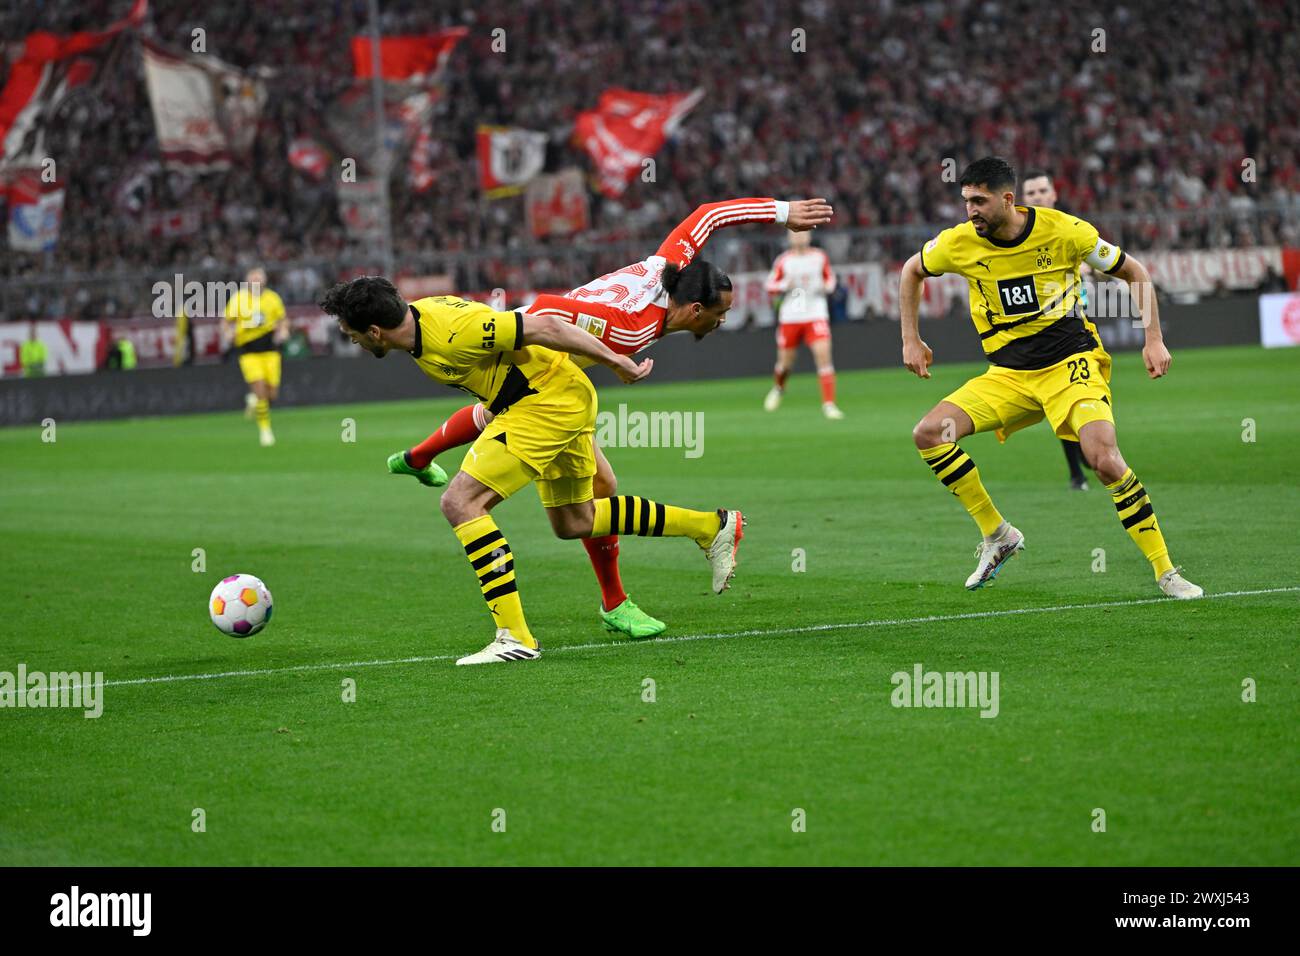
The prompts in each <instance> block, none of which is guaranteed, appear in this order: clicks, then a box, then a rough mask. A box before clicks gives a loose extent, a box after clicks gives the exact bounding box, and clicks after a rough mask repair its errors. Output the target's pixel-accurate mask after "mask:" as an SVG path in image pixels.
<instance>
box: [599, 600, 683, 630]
mask: <svg viewBox="0 0 1300 956" xmlns="http://www.w3.org/2000/svg"><path fill="white" fill-rule="evenodd" d="M600 619H601V620H602V621H604V622H605V630H607V631H618V632H620V633H623V634H626V635H627V636H628V637H654V636H655V635H656V634H662V633H663V632H664V631H665V630H666V629H667V627H668V625H667V624H665V623H664V622H663V621H656V620H655V619H654V618H652V617H651V616H650V615H649V614H647V613H646V612H645V611H643V610H641V609H640V608H639V607H637V606H636V605H635V604H633V603H632V599H631V598H628V599H627V600H625V601H624V602H623V603H622V604H620V605H619V606H618V607H616V608H614V610H612V611H606V610H605V609H604V608H601V611H600Z"/></svg>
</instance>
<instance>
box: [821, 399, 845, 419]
mask: <svg viewBox="0 0 1300 956" xmlns="http://www.w3.org/2000/svg"><path fill="white" fill-rule="evenodd" d="M822 414H823V415H825V416H826V417H827V418H829V419H830V420H831V421H833V422H838V421H839V420H840V419H841V418H843V417H844V413H843V412H842V411H840V407H839V406H838V405H836V404H835V403H834V402H822Z"/></svg>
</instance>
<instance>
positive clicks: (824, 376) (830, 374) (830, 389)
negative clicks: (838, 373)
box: [817, 368, 835, 404]
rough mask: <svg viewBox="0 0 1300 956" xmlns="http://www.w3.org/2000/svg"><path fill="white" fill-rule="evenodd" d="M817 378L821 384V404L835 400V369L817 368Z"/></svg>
mask: <svg viewBox="0 0 1300 956" xmlns="http://www.w3.org/2000/svg"><path fill="white" fill-rule="evenodd" d="M817 380H818V381H819V382H821V384H822V404H825V403H827V402H833V401H835V369H833V368H832V369H827V370H826V371H824V372H823V371H821V370H820V369H818V370H817Z"/></svg>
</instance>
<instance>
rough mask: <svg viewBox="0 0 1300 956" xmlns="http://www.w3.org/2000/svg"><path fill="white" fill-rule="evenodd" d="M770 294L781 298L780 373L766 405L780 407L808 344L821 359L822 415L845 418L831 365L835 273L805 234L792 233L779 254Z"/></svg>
mask: <svg viewBox="0 0 1300 956" xmlns="http://www.w3.org/2000/svg"><path fill="white" fill-rule="evenodd" d="M767 291H768V294H769V295H771V296H772V297H773V299H774V300H776V310H777V316H776V317H777V325H776V372H775V374H774V376H773V378H774V379H775V381H774V382H773V384H772V390H771V391H769V392H768V393H767V398H766V399H764V400H763V407H764V408H765V409H767V410H768V411H769V412H774V411H776V410H777V409H778V408H780V407H781V397H782V396H783V395H784V394H785V380H786V378H787V377H788V376H789V375H790V370H791V369H792V368H794V360H795V356H796V355H797V354H798V351H799V345H800V343H803V342H807V343H808V348H809V350H810V351H811V352H812V354H813V361H814V362H816V363H817V378H818V380H819V382H820V383H821V389H822V414H823V415H825V416H826V417H827V418H830V419H832V420H838V419H841V418H843V417H844V413H843V412H842V411H840V409H839V406H838V405H836V404H835V366H834V365H832V364H831V327H830V310H829V309H828V307H827V302H826V297H827V296H829V295H830V294H831V293H832V292H834V291H835V273H834V272H832V271H831V260H830V259H829V258H827V256H826V253H825V252H823V251H822V250H821V249H818V248H816V247H815V246H813V244H812V236H810V235H809V234H808V233H806V232H791V233H790V248H789V249H787V250H786V251H785V252H783V253H781V254H780V255H779V256H777V257H776V262H774V263H773V264H772V274H771V275H769V276H768V278H767Z"/></svg>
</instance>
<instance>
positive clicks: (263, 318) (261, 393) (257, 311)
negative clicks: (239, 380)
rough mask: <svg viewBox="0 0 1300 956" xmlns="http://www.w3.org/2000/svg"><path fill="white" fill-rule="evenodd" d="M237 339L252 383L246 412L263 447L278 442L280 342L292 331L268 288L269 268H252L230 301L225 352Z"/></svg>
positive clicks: (223, 338)
mask: <svg viewBox="0 0 1300 956" xmlns="http://www.w3.org/2000/svg"><path fill="white" fill-rule="evenodd" d="M227 322H229V323H233V324H234V331H233V340H234V345H235V348H236V349H237V350H238V352H239V370H240V372H242V373H243V375H244V381H245V382H247V383H248V395H247V396H246V401H245V408H244V414H245V415H247V416H248V417H250V418H256V419H257V431H258V440H259V441H260V442H261V445H262V447H263V448H266V447H268V446H270V445H274V444H275V433H274V432H272V431H271V403H272V402H273V401H275V399H276V396H277V395H278V394H279V391H280V343H282V342H283V341H284V340H285V338H286V337H287V336H288V334H289V323H288V322H286V321H285V316H284V303H283V302H281V301H280V297H279V296H278V295H276V294H275V293H274V292H272V291H271V290H270V289H268V288H267V287H266V270H265V269H263V268H262V267H261V266H255V267H254V268H252V269H250V270H248V275H247V276H245V281H244V284H243V285H242V286H241V287H240V289H239V291H238V292H237V293H236V294H235V295H234V296H233V297H232V298H231V299H230V301H229V302H227V303H226V322H223V323H222V324H221V344H222V351H225V350H226V349H228V348H229V347H230V343H231V339H232V334H231V328H230V326H229V325H228V324H227Z"/></svg>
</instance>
